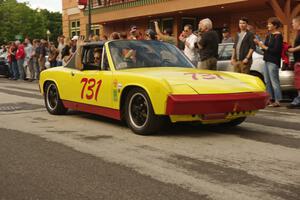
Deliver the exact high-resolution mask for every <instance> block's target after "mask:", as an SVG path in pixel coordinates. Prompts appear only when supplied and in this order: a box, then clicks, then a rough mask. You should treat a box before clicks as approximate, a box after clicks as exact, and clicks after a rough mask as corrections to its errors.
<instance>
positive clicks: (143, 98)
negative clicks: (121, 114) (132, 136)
mask: <svg viewBox="0 0 300 200" xmlns="http://www.w3.org/2000/svg"><path fill="white" fill-rule="evenodd" d="M125 119H126V122H127V125H128V126H129V128H130V129H131V130H132V131H133V132H134V133H136V134H139V135H149V134H153V133H155V132H157V131H159V130H160V129H161V128H162V126H163V122H164V119H163V117H161V116H158V115H155V113H154V110H153V107H152V104H151V101H150V98H149V96H148V94H147V93H146V92H145V91H144V90H143V89H141V88H134V89H132V90H131V91H130V92H129V93H128V95H127V97H126V101H125Z"/></svg>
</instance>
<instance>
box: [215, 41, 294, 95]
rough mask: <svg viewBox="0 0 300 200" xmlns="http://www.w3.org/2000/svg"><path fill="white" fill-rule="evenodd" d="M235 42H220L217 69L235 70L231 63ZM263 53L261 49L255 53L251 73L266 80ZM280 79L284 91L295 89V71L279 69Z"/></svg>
mask: <svg viewBox="0 0 300 200" xmlns="http://www.w3.org/2000/svg"><path fill="white" fill-rule="evenodd" d="M232 48H233V43H224V44H219V58H218V64H217V69H218V70H219V71H234V68H233V66H232V65H231V55H232ZM264 63H265V62H264V60H263V53H262V52H261V51H259V50H257V51H255V52H254V53H253V63H252V65H251V68H250V74H251V75H254V76H257V77H259V78H261V79H262V80H264V75H263V68H264V65H265V64H264ZM279 79H280V85H281V89H282V91H288V90H294V89H295V87H294V71H293V70H292V69H290V70H283V68H280V70H279Z"/></svg>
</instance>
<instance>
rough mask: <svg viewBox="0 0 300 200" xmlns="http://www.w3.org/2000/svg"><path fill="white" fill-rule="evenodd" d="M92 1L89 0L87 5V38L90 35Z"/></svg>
mask: <svg viewBox="0 0 300 200" xmlns="http://www.w3.org/2000/svg"><path fill="white" fill-rule="evenodd" d="M91 4H92V0H89V5H88V12H89V16H88V17H89V19H88V20H89V21H88V36H90V34H91V33H92V14H91V9H92V6H91Z"/></svg>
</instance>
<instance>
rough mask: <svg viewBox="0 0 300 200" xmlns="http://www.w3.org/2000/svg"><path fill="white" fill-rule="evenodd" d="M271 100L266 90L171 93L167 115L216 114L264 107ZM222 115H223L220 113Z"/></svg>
mask: <svg viewBox="0 0 300 200" xmlns="http://www.w3.org/2000/svg"><path fill="white" fill-rule="evenodd" d="M268 101H269V95H268V94H267V93H266V92H253V93H233V94H199V95H169V96H168V99H167V108H166V114H167V115H209V114H210V115H214V114H224V115H228V114H230V113H238V112H247V111H256V110H259V109H264V108H265V107H266V105H267V102H268ZM220 116H221V115H220Z"/></svg>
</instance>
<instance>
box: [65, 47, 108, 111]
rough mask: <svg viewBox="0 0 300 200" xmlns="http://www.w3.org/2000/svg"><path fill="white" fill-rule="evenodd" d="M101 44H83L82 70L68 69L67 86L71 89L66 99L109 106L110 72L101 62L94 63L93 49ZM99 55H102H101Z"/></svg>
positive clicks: (101, 48)
mask: <svg viewBox="0 0 300 200" xmlns="http://www.w3.org/2000/svg"><path fill="white" fill-rule="evenodd" d="M95 49H98V50H99V49H100V50H101V52H102V54H103V53H105V52H103V46H92V45H90V46H85V47H84V48H83V52H82V65H83V69H82V70H77V69H72V70H70V73H69V77H68V81H67V88H70V90H71V91H72V92H71V93H69V95H68V97H67V100H69V101H72V102H77V103H79V104H83V105H84V104H87V105H95V106H101V107H111V102H112V101H111V100H112V72H111V71H110V69H109V68H108V69H105V70H104V69H103V68H102V67H101V64H95V62H94V55H93V53H94V51H95ZM101 57H103V56H102V55H101ZM100 63H101V62H100Z"/></svg>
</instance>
